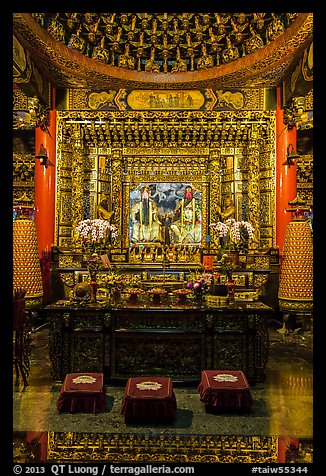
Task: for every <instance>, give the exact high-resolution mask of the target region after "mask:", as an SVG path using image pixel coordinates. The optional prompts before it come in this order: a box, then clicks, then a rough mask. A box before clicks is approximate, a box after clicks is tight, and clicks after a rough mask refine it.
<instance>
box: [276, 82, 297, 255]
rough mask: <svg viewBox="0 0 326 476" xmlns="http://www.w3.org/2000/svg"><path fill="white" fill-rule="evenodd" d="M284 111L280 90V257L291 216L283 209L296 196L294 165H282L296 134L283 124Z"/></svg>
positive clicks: (277, 232)
mask: <svg viewBox="0 0 326 476" xmlns="http://www.w3.org/2000/svg"><path fill="white" fill-rule="evenodd" d="M283 118H284V110H283V109H282V105H281V89H280V88H278V89H277V106H276V245H277V246H278V247H279V250H280V257H282V253H283V245H284V239H285V231H286V225H287V224H288V223H289V221H290V219H291V214H290V213H289V212H286V211H285V209H286V208H289V204H288V202H289V201H290V200H293V199H294V198H295V197H296V194H297V184H296V180H297V179H296V174H297V170H296V169H297V167H296V165H291V166H288V165H283V163H284V161H285V159H286V154H287V148H288V146H289V144H292V145H293V147H294V148H295V149H296V142H297V134H296V128H295V126H293V127H292V128H288V127H287V125H285V124H284V122H283Z"/></svg>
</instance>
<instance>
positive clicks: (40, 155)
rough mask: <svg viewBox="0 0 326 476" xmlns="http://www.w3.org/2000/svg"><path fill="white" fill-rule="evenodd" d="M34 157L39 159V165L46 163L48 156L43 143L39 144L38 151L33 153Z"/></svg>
mask: <svg viewBox="0 0 326 476" xmlns="http://www.w3.org/2000/svg"><path fill="white" fill-rule="evenodd" d="M35 158H36V159H40V165H45V166H47V165H48V156H47V154H46V150H45V148H44V145H43V144H41V145H40V150H39V153H38V154H36V155H35Z"/></svg>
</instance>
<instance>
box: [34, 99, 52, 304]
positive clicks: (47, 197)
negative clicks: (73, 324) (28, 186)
mask: <svg viewBox="0 0 326 476" xmlns="http://www.w3.org/2000/svg"><path fill="white" fill-rule="evenodd" d="M53 96H54V95H53ZM53 99H54V98H53ZM52 104H55V101H54V100H53V103H52ZM49 119H50V124H49V126H48V131H44V130H42V129H41V128H40V127H37V128H36V135H35V150H36V154H38V152H39V150H40V146H41V144H43V146H44V149H45V151H46V154H47V157H48V161H47V164H46V165H41V163H40V160H39V159H35V225H36V231H37V238H38V248H39V255H40V260H41V269H42V279H43V290H44V296H43V301H44V303H47V302H49V301H50V299H51V285H50V262H51V246H52V245H53V244H54V225H55V191H56V183H55V179H56V111H55V110H54V109H52V110H51V111H50V113H49Z"/></svg>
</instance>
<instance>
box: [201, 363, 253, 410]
mask: <svg viewBox="0 0 326 476" xmlns="http://www.w3.org/2000/svg"><path fill="white" fill-rule="evenodd" d="M198 393H199V394H200V401H201V402H203V403H205V409H206V412H208V413H219V412H233V411H235V412H249V411H250V410H251V407H252V403H253V400H252V395H251V391H250V386H249V384H248V381H247V378H246V376H245V375H244V373H243V372H242V371H241V370H202V372H201V381H200V383H199V386H198Z"/></svg>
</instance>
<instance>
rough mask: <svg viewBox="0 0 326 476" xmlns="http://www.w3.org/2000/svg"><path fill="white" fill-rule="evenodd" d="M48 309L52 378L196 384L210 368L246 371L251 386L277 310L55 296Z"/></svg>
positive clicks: (260, 373) (261, 367) (260, 374)
mask: <svg viewBox="0 0 326 476" xmlns="http://www.w3.org/2000/svg"><path fill="white" fill-rule="evenodd" d="M44 313H45V316H46V318H47V320H48V322H49V352H50V360H51V364H52V377H53V379H54V380H55V381H61V382H62V381H63V379H64V378H65V375H66V374H67V373H73V372H101V373H103V374H104V380H105V381H106V382H107V381H110V382H116V383H119V384H125V383H126V382H127V380H128V378H130V377H134V376H148V375H151V376H160V377H170V378H171V379H172V381H173V383H178V384H191V385H198V383H199V381H200V378H201V371H202V370H205V369H230V370H241V371H243V372H244V374H245V375H246V377H247V379H248V381H249V383H250V384H255V383H256V382H264V380H265V377H266V375H265V367H266V363H267V360H268V352H269V335H268V328H267V318H268V316H270V315H272V309H271V308H270V307H268V306H266V305H265V304H263V303H260V302H236V303H235V304H233V305H230V306H228V305H227V304H223V305H220V306H216V307H214V305H206V304H203V305H199V304H198V305H197V304H195V303H193V302H187V303H184V304H181V303H177V302H164V303H153V302H149V301H145V302H142V301H139V302H135V303H130V302H129V301H121V302H120V303H106V304H100V303H90V304H84V303H83V304H77V303H73V302H70V301H58V302H56V303H53V304H50V305H48V306H46V307H45V309H44Z"/></svg>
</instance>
